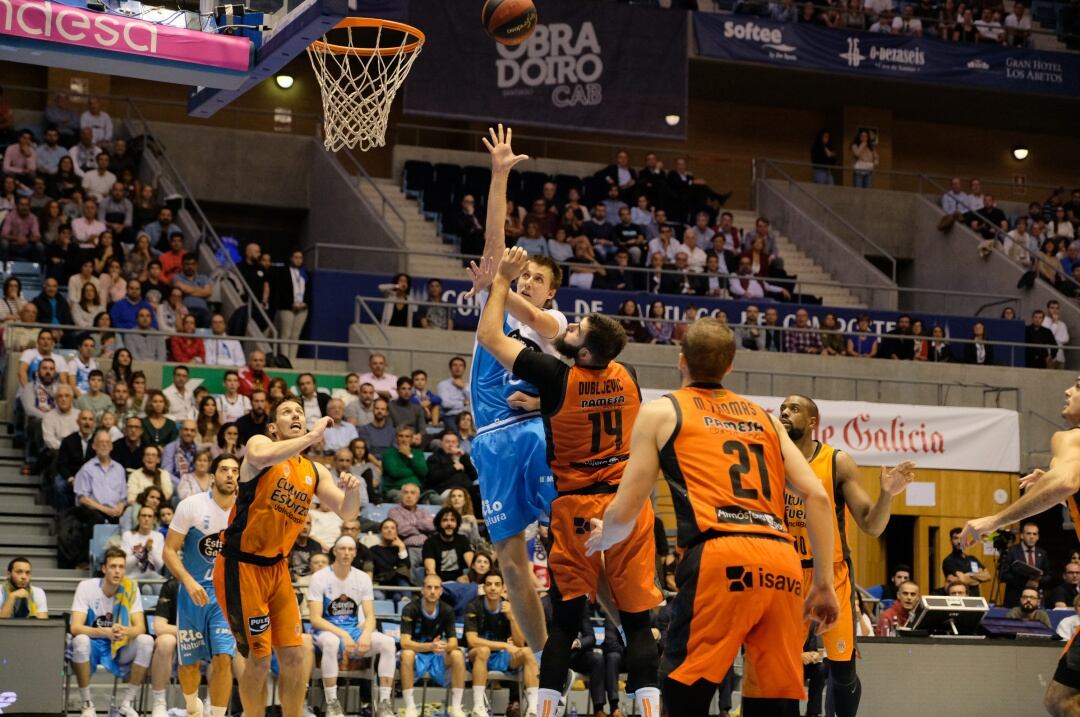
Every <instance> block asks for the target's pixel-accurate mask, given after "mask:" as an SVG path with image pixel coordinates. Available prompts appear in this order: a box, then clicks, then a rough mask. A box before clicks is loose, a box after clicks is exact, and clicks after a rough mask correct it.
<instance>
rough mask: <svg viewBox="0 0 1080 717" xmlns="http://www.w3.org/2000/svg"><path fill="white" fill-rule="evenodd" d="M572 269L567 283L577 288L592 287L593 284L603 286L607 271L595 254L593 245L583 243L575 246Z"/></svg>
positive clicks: (571, 260)
mask: <svg viewBox="0 0 1080 717" xmlns="http://www.w3.org/2000/svg"><path fill="white" fill-rule="evenodd" d="M567 263H569V264H570V267H569V269H570V271H569V278H568V280H567V283H568V284H569V285H570V286H572V287H575V288H577V289H591V288H593V285H594V284H595V285H597V287H602V286H603V285H604V278H605V277H606V276H607V272H606V271H604V267H603V266H601V265H600V262H598V261H597V260H596V257H595V255H594V254H593V247H591V246H589V245H588V244H585V243H581V244H577V245H575V246H574V256H573V258H572V259H570V261H569V262H567Z"/></svg>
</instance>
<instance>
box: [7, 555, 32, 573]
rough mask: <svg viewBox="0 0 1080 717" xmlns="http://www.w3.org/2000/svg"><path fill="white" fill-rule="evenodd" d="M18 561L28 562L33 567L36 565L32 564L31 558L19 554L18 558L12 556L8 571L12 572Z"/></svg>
mask: <svg viewBox="0 0 1080 717" xmlns="http://www.w3.org/2000/svg"><path fill="white" fill-rule="evenodd" d="M18 563H26V564H27V565H29V566H30V567H31V568H32V567H34V566H33V564H31V562H30V560H29V558H24V557H22V556H21V555H20V556H19V557H17V558H12V559H11V562H9V563H8V564H7V569H8V572H9V573H10V572H11V571H12V570H13V569H14V568H15V566H16V565H17V564H18Z"/></svg>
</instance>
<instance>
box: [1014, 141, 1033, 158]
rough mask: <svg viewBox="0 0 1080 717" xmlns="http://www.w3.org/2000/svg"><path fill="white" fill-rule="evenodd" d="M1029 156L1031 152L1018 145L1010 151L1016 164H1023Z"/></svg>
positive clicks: (1025, 147) (1024, 146)
mask: <svg viewBox="0 0 1080 717" xmlns="http://www.w3.org/2000/svg"><path fill="white" fill-rule="evenodd" d="M1029 154H1031V152H1030V151H1029V150H1028V148H1027V145H1023V144H1018V145H1016V146H1015V147H1013V149H1012V156H1013V159H1015V160H1016V161H1018V162H1023V161H1024V160H1025V159H1027V158H1028V155H1029Z"/></svg>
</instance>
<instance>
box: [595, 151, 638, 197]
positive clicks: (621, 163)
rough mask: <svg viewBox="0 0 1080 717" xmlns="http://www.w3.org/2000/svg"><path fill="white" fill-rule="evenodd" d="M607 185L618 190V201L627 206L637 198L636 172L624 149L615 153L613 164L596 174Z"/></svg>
mask: <svg viewBox="0 0 1080 717" xmlns="http://www.w3.org/2000/svg"><path fill="white" fill-rule="evenodd" d="M596 176H597V177H599V178H601V179H603V180H605V181H606V182H607V183H608V184H609V185H612V184H613V185H615V186H617V187H618V188H619V199H621V200H623V201H624V202H626V203H627V204H633V203H634V200H635V199H636V198H637V195H638V189H637V178H638V174H637V170H636V169H634V168H633V167H631V166H630V155H629V154H627V153H626V150H625V149H620V150H619V151H618V152H616V153H615V164H609V165H608V166H606V167H604V168H603V169H601V170H600V171H599V172H597V174H596Z"/></svg>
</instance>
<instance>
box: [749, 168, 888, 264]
mask: <svg viewBox="0 0 1080 717" xmlns="http://www.w3.org/2000/svg"><path fill="white" fill-rule="evenodd" d="M759 163H760V166H761V168H762V173H761V176H760V177H759V176H758V174H757V167H758V165H759ZM770 167H771V168H772V169H773V170H774V171H775V172H776V173H777V174H779V175H780V177H781V178H782V179H784V180H786V181H787V183H788V187H791V188H794V189H796V190H797V191H799V192H801V193H802V195H803V196H805V197H806V198H807V199H809V200H810V201H811V202H813V203H814V204H815V205H816V206H818V207H819V208H821V209H823V210H824V211H825V213H826V214H828V215H829V216H830V217H832V218H833V219H835V220H836V221H838V222H840V223H841V224H842V225H843V226H844V227H845V228H847V229H848V230H849V231H851V233H852V234H854V235H855V236H856V237H857V238H858V239H859V240H860V241H862V242H864V243H865V244H868V245H870V246H871V247H873V248H874V250H875V251H876V252H877V255H879V256H881V257H883V258H885V259H886V260H887V261H888V262H889V265H890V266H891V267H892V271H891V273H890V274H889V277H890V278H891V280H892V282H893V283H894V284H895V283H896V258H895V257H894V256H893V255H892V254H890V253H889V252H887V251H885V249H884V248H882V247H881V246H880V245H879V244H878V243H877V242H875V241H874V240H873V239H871V238H870V237H868V236H866V235H865V234H863V233H862V232H861V231H859V230H858V229H856V228H855V227H854V226H852V224H851V222H849V221H848V220H846V219H844V218H843V217H842V216H840V215H839V214H837V213H836V212H835V211H834V210H833V208H832V207H830V206H829V205H827V204H826V203H825V202H823V201H821V200H820V199H818V198H817V197H815V196H814V195H813V194H811V193H810V192H808V191H806V189H805V188H804V187H802V186H801V185H800V183H799V182H798V181H797V180H796V179H794V178H793V177H792V176H791V175H790V174H788V173H787V172H785V171H784V170H783V169H781V168H780V167H779V166H777V165H776V164H773V163H772V161H771V160H768V159H765V160H758V159H755V160H754V178H755V182H756V181H758V180H761V181H764V180H766V179H768V169H769V168H770ZM822 228H824V227H822ZM829 233H832V232H829ZM838 238H839V237H838Z"/></svg>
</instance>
